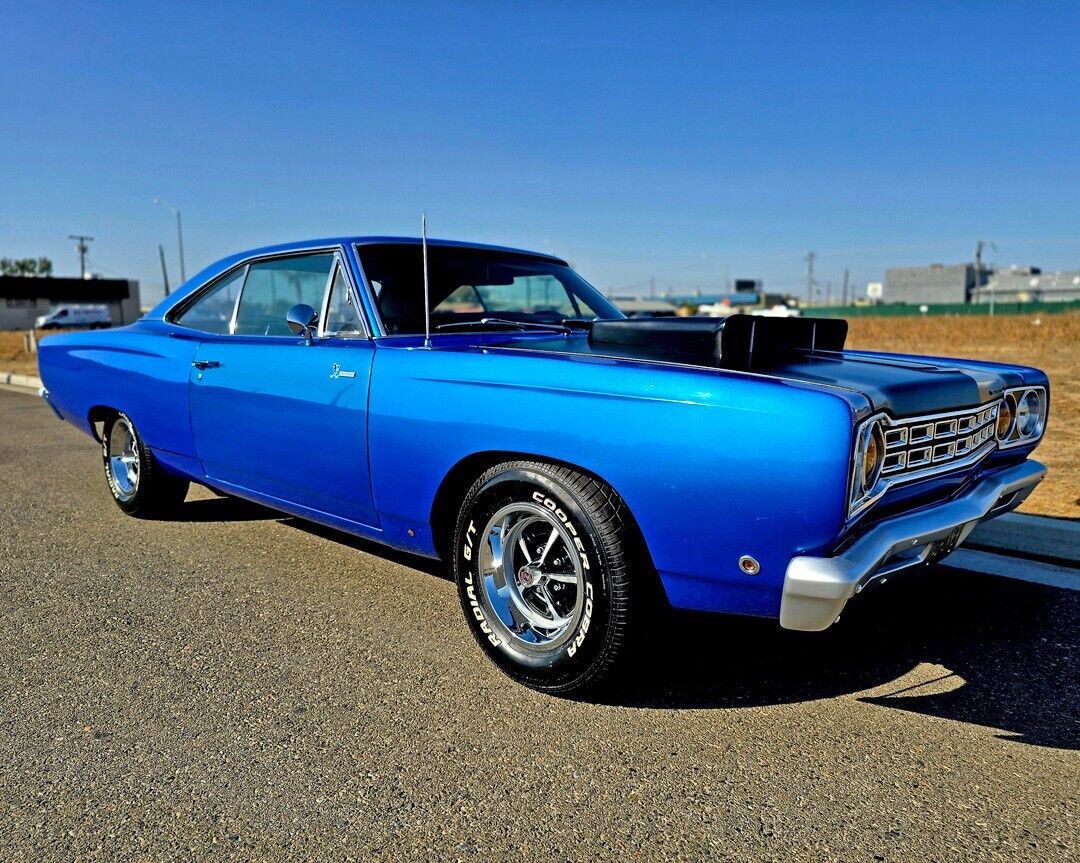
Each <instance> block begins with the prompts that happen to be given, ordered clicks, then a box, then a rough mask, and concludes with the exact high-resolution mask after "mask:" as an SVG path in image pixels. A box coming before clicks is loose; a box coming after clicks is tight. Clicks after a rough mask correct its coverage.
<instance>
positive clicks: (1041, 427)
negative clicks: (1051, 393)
mask: <svg viewBox="0 0 1080 863" xmlns="http://www.w3.org/2000/svg"><path fill="white" fill-rule="evenodd" d="M1045 430H1046V390H1045V389H1044V388H1043V387H1016V388H1015V389H1011V390H1008V391H1007V392H1006V393H1005V398H1003V399H1002V400H1001V407H1000V408H999V409H998V420H997V429H996V431H997V439H998V446H999V447H1000V448H1002V449H1008V448H1009V447H1014V446H1022V445H1023V444H1031V443H1034V442H1035V441H1036V440H1038V439H1039V438H1040V437H1041V436H1042V433H1043V432H1044V431H1045Z"/></svg>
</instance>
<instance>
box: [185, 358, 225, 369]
mask: <svg viewBox="0 0 1080 863" xmlns="http://www.w3.org/2000/svg"><path fill="white" fill-rule="evenodd" d="M192 365H193V366H195V368H197V369H216V368H217V367H218V366H220V365H221V363H219V362H218V361H217V360H195V362H193V363H192Z"/></svg>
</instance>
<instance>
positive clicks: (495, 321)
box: [435, 318, 571, 333]
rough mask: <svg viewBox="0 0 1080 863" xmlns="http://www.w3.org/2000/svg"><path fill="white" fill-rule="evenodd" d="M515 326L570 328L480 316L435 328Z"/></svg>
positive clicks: (559, 331) (552, 328)
mask: <svg viewBox="0 0 1080 863" xmlns="http://www.w3.org/2000/svg"><path fill="white" fill-rule="evenodd" d="M489 326H500V327H515V328H516V329H519V330H552V331H553V332H557V333H569V332H571V328H570V327H568V326H566V324H543V323H540V322H539V321H511V320H510V319H509V318H480V319H479V320H477V321H453V322H451V323H449V324H439V326H437V327H435V329H437V330H451V329H459V328H461V329H465V328H470V327H489Z"/></svg>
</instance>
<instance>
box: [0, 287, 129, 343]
mask: <svg viewBox="0 0 1080 863" xmlns="http://www.w3.org/2000/svg"><path fill="white" fill-rule="evenodd" d="M70 303H94V304H98V303H101V304H104V305H105V306H107V307H108V309H109V317H110V318H111V319H112V323H113V326H118V325H121V324H130V323H131V322H132V321H134V320H135V319H136V318H138V317H139V315H140V314H141V313H142V312H141V309H140V307H139V283H138V282H137V281H133V280H130V279H56V278H52V277H51V276H38V277H32V276H0V330H28V329H30V328H31V327H33V326H34V319H35V318H36V317H37V316H38V315H44V314H45V313H46V312H48V311H49V309H51V308H53V307H54V306H59V305H64V304H70Z"/></svg>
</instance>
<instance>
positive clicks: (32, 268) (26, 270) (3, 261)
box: [0, 258, 53, 276]
mask: <svg viewBox="0 0 1080 863" xmlns="http://www.w3.org/2000/svg"><path fill="white" fill-rule="evenodd" d="M52 274H53V265H52V261H50V260H49V259H48V258H0V276H51V275H52Z"/></svg>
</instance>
